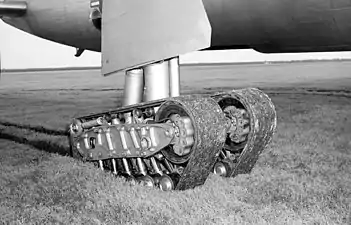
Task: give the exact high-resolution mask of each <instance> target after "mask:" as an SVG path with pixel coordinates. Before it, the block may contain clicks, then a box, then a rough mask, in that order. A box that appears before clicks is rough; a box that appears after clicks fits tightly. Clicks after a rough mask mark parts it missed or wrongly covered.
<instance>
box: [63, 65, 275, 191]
mask: <svg viewBox="0 0 351 225" xmlns="http://www.w3.org/2000/svg"><path fill="white" fill-rule="evenodd" d="M178 95H179V67H178V59H177V58H176V59H172V60H169V61H163V62H160V63H156V64H152V65H148V66H146V67H144V68H142V69H135V70H132V71H129V72H127V73H126V81H125V93H124V99H123V104H124V105H125V106H123V107H121V108H119V109H116V110H113V111H109V112H104V113H100V114H95V115H89V116H83V117H80V118H76V119H75V120H74V122H73V123H72V124H71V125H70V142H71V148H72V154H73V156H74V157H77V158H80V159H83V160H85V161H91V162H97V164H98V166H99V167H100V168H101V169H102V170H109V171H111V172H112V173H114V174H116V175H121V176H124V177H126V178H127V179H128V180H131V181H135V182H140V183H142V184H144V185H145V186H150V187H155V186H156V187H159V188H160V189H161V190H185V189H188V188H194V187H196V186H198V185H202V184H203V183H204V182H205V180H206V178H207V177H208V175H209V173H210V172H212V171H213V172H214V173H216V174H219V175H221V176H226V177H229V176H235V175H237V174H239V173H248V172H250V171H251V169H252V168H253V166H254V165H255V163H256V161H257V159H258V157H259V154H260V153H261V152H262V150H263V149H264V148H265V146H266V145H267V144H268V143H269V142H270V141H271V138H272V136H273V132H274V130H275V126H276V114H275V110H274V106H273V104H272V102H271V100H270V99H269V98H268V97H267V95H265V94H264V93H263V92H261V91H259V90H258V89H244V90H237V91H232V92H229V93H219V94H215V95H212V96H204V95H189V96H178ZM175 96H178V97H175Z"/></svg>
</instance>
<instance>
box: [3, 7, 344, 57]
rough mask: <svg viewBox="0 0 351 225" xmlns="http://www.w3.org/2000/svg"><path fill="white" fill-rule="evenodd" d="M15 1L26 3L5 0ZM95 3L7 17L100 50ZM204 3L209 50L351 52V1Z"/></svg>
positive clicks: (14, 22) (35, 9)
mask: <svg viewBox="0 0 351 225" xmlns="http://www.w3.org/2000/svg"><path fill="white" fill-rule="evenodd" d="M11 2H23V1H15V0H5V3H11ZM93 2H99V1H91V0H74V1H72V0H61V1H57V0H27V1H26V4H27V12H26V13H25V14H24V15H23V16H21V17H6V16H4V17H3V18H2V19H3V20H4V21H5V22H6V23H8V24H10V25H12V26H14V27H17V28H19V29H21V30H24V31H26V32H29V33H32V34H33V35H36V36H39V37H41V38H44V39H48V40H51V41H54V42H58V43H61V44H65V45H69V46H73V47H76V48H81V49H87V50H92V51H101V32H100V30H99V29H98V28H99V25H101V23H100V24H99V20H98V19H97V18H98V16H99V15H98V14H97V13H96V10H95V9H96V5H95V6H94V4H91V3H93ZM0 3H1V1H0ZM203 3H204V6H205V9H206V13H207V16H208V18H209V21H210V23H211V26H212V40H211V47H210V48H209V49H242V48H253V49H255V50H257V51H260V52H265V53H284V52H316V51H349V50H351V38H350V37H351V23H350V21H351V2H350V1H337V0H312V1H296V0H287V1H280V0H264V1H257V0H218V1H213V0H203ZM100 6H101V4H100ZM92 17H93V18H92ZM160 19H162V18H160Z"/></svg>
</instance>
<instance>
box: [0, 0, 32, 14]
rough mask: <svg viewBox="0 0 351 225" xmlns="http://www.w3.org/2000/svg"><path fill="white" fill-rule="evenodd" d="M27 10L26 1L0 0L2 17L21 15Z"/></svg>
mask: <svg viewBox="0 0 351 225" xmlns="http://www.w3.org/2000/svg"><path fill="white" fill-rule="evenodd" d="M26 12H27V3H26V1H15V2H14V1H10V2H9V1H5V2H2V1H0V18H1V17H2V16H9V17H19V16H23V15H24V14H25V13H26Z"/></svg>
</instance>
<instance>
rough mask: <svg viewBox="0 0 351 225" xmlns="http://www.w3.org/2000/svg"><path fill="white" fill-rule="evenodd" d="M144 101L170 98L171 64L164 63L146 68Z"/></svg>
mask: <svg viewBox="0 0 351 225" xmlns="http://www.w3.org/2000/svg"><path fill="white" fill-rule="evenodd" d="M144 80H145V88H144V101H152V100H157V99H161V98H167V97H169V63H168V61H162V62H158V63H153V64H150V65H147V66H145V67H144Z"/></svg>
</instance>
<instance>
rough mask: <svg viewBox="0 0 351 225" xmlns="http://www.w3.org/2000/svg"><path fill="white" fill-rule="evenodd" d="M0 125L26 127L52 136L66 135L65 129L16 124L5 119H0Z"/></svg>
mask: <svg viewBox="0 0 351 225" xmlns="http://www.w3.org/2000/svg"><path fill="white" fill-rule="evenodd" d="M0 125H3V126H11V127H16V128H19V129H27V130H31V131H35V132H38V133H43V134H48V135H53V136H66V135H68V131H67V130H52V129H49V128H45V127H42V126H31V125H24V124H17V123H11V122H6V121H0Z"/></svg>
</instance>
